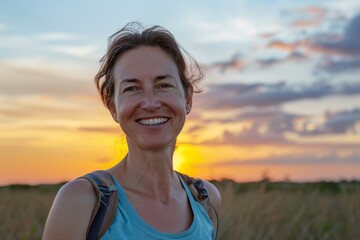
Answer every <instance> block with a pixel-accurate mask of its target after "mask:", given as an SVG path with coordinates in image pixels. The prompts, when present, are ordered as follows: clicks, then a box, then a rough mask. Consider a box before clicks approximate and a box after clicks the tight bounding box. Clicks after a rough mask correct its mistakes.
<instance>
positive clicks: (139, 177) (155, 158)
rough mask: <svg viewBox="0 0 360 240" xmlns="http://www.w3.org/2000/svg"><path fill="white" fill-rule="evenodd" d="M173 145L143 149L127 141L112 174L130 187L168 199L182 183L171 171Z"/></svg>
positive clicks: (161, 198)
mask: <svg viewBox="0 0 360 240" xmlns="http://www.w3.org/2000/svg"><path fill="white" fill-rule="evenodd" d="M173 151H174V148H173V147H171V146H169V147H168V148H166V149H160V150H146V149H138V148H137V147H136V146H135V147H134V146H132V145H129V153H128V155H127V156H126V157H125V158H124V159H123V161H121V162H120V163H119V164H118V165H117V166H115V167H114V168H113V170H114V171H115V173H113V174H115V177H116V178H117V179H118V180H119V182H120V183H121V184H122V186H123V187H124V188H125V189H127V190H129V191H136V192H140V193H142V194H146V195H148V196H150V197H155V198H158V199H159V200H160V201H161V202H164V203H165V202H167V201H169V199H170V198H171V196H172V195H173V194H174V191H177V190H179V187H181V184H180V182H179V179H178V177H177V175H176V173H174V171H173V165H172V157H173Z"/></svg>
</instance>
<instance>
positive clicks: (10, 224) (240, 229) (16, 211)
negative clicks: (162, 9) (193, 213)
mask: <svg viewBox="0 0 360 240" xmlns="http://www.w3.org/2000/svg"><path fill="white" fill-rule="evenodd" d="M215 184H216V185H217V186H218V188H219V190H220V192H221V193H222V200H223V207H222V214H221V215H222V216H221V224H220V231H219V238H218V239H229V240H231V239H236V240H237V239H244V240H247V239H248V240H250V239H251V240H257V239H277V240H281V239H306V240H311V239H354V240H355V239H359V236H360V228H359V227H358V226H357V225H358V224H359V222H360V186H359V184H355V183H352V184H349V183H348V184H346V183H342V184H337V183H323V184H284V183H282V184H280V183H279V184H275V183H267V182H263V183H254V184H236V183H233V182H231V181H223V182H219V183H215ZM59 187H60V185H57V186H37V187H26V186H12V187H2V188H0V213H1V217H0V239H9V240H10V239H11V240H12V239H41V235H42V231H43V226H44V223H45V221H46V216H47V213H48V211H49V209H50V206H51V203H52V201H53V199H54V196H55V194H56V191H57V190H58V189H59Z"/></svg>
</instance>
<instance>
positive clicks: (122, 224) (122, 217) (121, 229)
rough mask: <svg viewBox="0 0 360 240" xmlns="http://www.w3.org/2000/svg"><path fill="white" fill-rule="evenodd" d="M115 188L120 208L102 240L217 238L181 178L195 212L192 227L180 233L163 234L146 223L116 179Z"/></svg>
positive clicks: (198, 239)
mask: <svg viewBox="0 0 360 240" xmlns="http://www.w3.org/2000/svg"><path fill="white" fill-rule="evenodd" d="M114 181H115V186H116V188H117V190H118V199H119V200H118V207H117V210H116V215H115V218H114V221H113V223H112V225H111V226H110V227H109V229H108V230H107V231H106V232H105V234H104V236H103V237H102V238H101V240H117V239H119V240H120V239H126V240H139V239H151V240H152V239H153V240H155V239H156V240H159V239H162V240H167V239H177V240H180V239H186V240H211V239H214V237H215V232H214V231H215V230H214V226H213V224H212V222H211V219H210V218H209V216H208V214H207V212H206V211H205V210H204V209H203V207H202V206H201V205H200V204H199V203H198V202H197V201H196V200H195V199H194V197H193V196H192V194H191V192H190V189H189V188H188V187H187V185H186V184H185V183H184V182H183V180H182V179H181V178H180V181H181V184H182V186H183V188H184V189H185V191H186V194H187V197H188V199H189V202H190V206H191V209H192V212H193V216H194V217H193V221H192V223H191V226H190V227H189V228H188V229H187V230H185V231H183V232H180V233H167V232H161V231H159V230H157V229H156V228H154V227H153V226H151V225H150V224H148V223H147V222H145V221H144V220H143V219H142V218H141V216H139V215H138V213H137V212H136V210H135V208H134V207H133V206H132V205H131V203H130V201H129V199H128V198H127V196H126V193H125V191H124V189H123V188H122V187H121V185H120V183H119V182H118V181H117V180H116V179H115V178H114Z"/></svg>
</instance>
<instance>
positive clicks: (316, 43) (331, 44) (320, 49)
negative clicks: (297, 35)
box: [268, 15, 360, 57]
mask: <svg viewBox="0 0 360 240" xmlns="http://www.w3.org/2000/svg"><path fill="white" fill-rule="evenodd" d="M359 38H360V15H357V16H355V17H354V18H352V19H351V20H350V21H349V22H348V24H347V25H346V27H345V29H344V33H343V34H342V35H339V34H329V33H326V34H325V33H322V34H319V33H318V34H314V35H312V36H309V37H308V38H307V39H303V40H298V41H294V42H285V41H281V40H274V41H272V42H270V43H269V44H268V47H269V48H276V49H280V50H284V51H289V52H293V51H295V50H300V49H301V48H303V49H305V50H306V51H307V52H308V53H309V54H315V53H317V54H322V55H327V56H342V57H349V56H350V57H351V56H358V55H359V54H360V41H359Z"/></svg>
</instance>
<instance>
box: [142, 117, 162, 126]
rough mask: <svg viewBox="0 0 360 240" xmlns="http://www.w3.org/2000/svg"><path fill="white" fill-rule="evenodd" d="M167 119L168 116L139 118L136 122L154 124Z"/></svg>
mask: <svg viewBox="0 0 360 240" xmlns="http://www.w3.org/2000/svg"><path fill="white" fill-rule="evenodd" d="M167 120H168V118H150V119H141V120H139V121H138V123H140V124H142V125H156V124H161V123H164V122H166V121H167Z"/></svg>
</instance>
